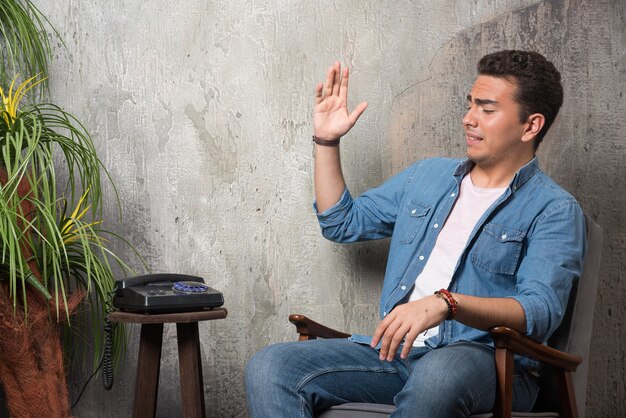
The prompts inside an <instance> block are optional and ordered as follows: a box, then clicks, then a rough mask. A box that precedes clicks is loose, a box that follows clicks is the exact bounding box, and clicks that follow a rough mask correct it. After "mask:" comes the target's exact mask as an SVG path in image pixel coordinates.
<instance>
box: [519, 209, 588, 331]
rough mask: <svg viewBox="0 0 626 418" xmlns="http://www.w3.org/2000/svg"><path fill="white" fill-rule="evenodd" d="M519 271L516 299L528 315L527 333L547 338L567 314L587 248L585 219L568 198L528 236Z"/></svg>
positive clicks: (541, 218)
mask: <svg viewBox="0 0 626 418" xmlns="http://www.w3.org/2000/svg"><path fill="white" fill-rule="evenodd" d="M527 238H528V241H527V243H528V246H527V249H526V255H525V257H523V261H522V262H521V264H520V266H519V269H518V272H517V287H516V296H514V297H513V298H514V299H516V300H517V301H518V302H519V303H520V304H521V305H522V308H523V309H524V313H525V316H526V334H527V335H528V336H530V337H531V338H534V339H536V340H539V341H546V340H547V338H548V337H549V336H550V335H551V334H552V333H553V332H554V330H556V328H557V327H558V326H559V324H560V323H561V320H562V319H563V316H564V315H565V309H566V306H567V302H568V299H569V294H570V290H571V288H572V284H573V283H574V281H575V280H577V279H578V278H579V277H580V274H581V271H582V260H583V256H584V254H585V251H586V246H587V245H586V232H585V220H584V216H583V213H582V210H581V209H580V206H579V205H578V203H577V202H576V201H575V200H574V199H568V200H565V201H562V202H560V203H559V204H557V205H555V206H554V207H553V208H551V209H549V210H547V211H546V212H545V213H544V214H543V215H542V216H541V217H540V218H539V219H538V220H537V222H536V224H535V226H534V228H532V230H531V231H530V233H529V235H528V237H527Z"/></svg>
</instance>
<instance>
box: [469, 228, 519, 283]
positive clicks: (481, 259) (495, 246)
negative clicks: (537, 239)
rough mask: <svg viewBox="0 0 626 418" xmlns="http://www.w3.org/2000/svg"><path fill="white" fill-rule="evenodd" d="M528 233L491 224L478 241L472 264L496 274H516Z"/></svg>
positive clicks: (484, 229)
mask: <svg viewBox="0 0 626 418" xmlns="http://www.w3.org/2000/svg"><path fill="white" fill-rule="evenodd" d="M525 236H526V233H525V232H523V231H520V230H517V229H515V228H509V227H506V226H503V225H498V224H493V223H489V224H486V225H485V226H484V227H483V230H482V232H481V234H480V236H479V237H478V240H477V241H476V246H475V247H474V253H473V255H472V262H473V263H474V264H476V265H477V266H480V267H482V268H483V269H485V270H487V271H489V272H491V273H496V274H507V275H512V274H515V270H517V263H518V262H519V258H520V254H521V252H522V245H523V243H524V237H525Z"/></svg>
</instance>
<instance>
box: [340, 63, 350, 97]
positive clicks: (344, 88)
mask: <svg viewBox="0 0 626 418" xmlns="http://www.w3.org/2000/svg"><path fill="white" fill-rule="evenodd" d="M349 78H350V71H349V70H348V67H346V68H344V69H343V75H342V76H341V82H340V83H339V97H341V98H342V99H344V100H345V102H346V103H347V102H348V79H349Z"/></svg>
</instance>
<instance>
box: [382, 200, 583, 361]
mask: <svg viewBox="0 0 626 418" xmlns="http://www.w3.org/2000/svg"><path fill="white" fill-rule="evenodd" d="M585 251H586V235H585V222H584V216H583V214H582V210H581V209H580V207H579V206H578V203H576V201H575V200H573V199H572V200H568V201H566V202H563V203H562V204H560V205H558V206H557V207H555V208H553V209H551V210H548V211H546V213H545V214H544V215H543V216H542V217H541V219H539V220H538V222H537V223H536V225H535V227H534V228H533V230H531V231H530V232H529V235H528V247H527V251H526V254H525V255H524V256H523V257H524V258H523V260H522V261H521V263H520V266H519V268H518V271H517V274H516V276H517V285H516V292H515V295H512V296H510V297H503V298H484V297H476V296H470V295H461V294H456V293H453V294H452V296H453V297H454V298H455V300H456V301H457V302H458V309H457V314H456V317H455V320H457V321H459V322H461V323H463V324H465V325H468V326H470V327H473V328H477V329H483V330H486V329H489V328H491V327H493V326H497V325H504V326H507V327H509V328H512V329H515V330H516V331H519V332H522V333H524V334H526V335H528V336H530V337H531V338H534V339H536V340H539V341H545V340H547V339H548V337H549V336H550V335H551V334H552V332H554V330H555V329H556V328H557V327H558V325H559V324H560V323H561V320H562V319H563V315H564V314H565V309H566V305H567V301H568V298H569V293H570V290H571V287H572V283H573V282H574V280H575V279H577V278H578V277H579V276H580V273H581V271H582V261H583V256H584V254H585ZM447 314H448V306H447V304H446V302H445V301H444V300H443V299H441V298H438V297H436V296H434V295H433V296H428V297H426V298H423V299H420V300H418V301H415V302H409V303H405V304H402V305H398V306H396V307H395V308H394V309H393V310H392V311H391V312H390V313H389V315H387V316H386V317H385V318H384V319H383V320H382V321H381V322H380V324H379V325H378V327H377V328H376V331H375V333H374V336H373V339H372V346H376V344H378V342H381V349H380V358H381V360H383V359H387V360H391V359H393V357H394V356H395V353H396V350H397V348H398V347H399V345H400V344H401V343H402V342H404V347H403V351H402V354H401V356H402V357H403V358H404V357H406V355H408V352H409V351H410V349H411V346H412V344H413V341H414V340H415V338H416V337H417V335H418V334H419V333H421V332H424V330H426V329H428V328H432V327H433V326H437V325H438V324H440V323H441V322H443V321H444V320H445V318H446V317H447Z"/></svg>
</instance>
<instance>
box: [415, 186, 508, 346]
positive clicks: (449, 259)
mask: <svg viewBox="0 0 626 418" xmlns="http://www.w3.org/2000/svg"><path fill="white" fill-rule="evenodd" d="M505 189H506V187H502V188H489V189H484V188H480V187H476V186H474V184H473V183H472V179H471V177H470V175H469V174H467V175H466V176H465V177H464V178H463V181H461V190H460V192H459V197H458V198H457V201H456V203H455V204H454V207H453V208H452V211H451V212H450V215H448V219H447V220H446V222H445V224H444V225H443V228H441V231H440V232H439V236H438V237H437V242H436V243H435V247H434V248H433V251H432V253H431V255H430V257H429V258H428V261H427V262H426V265H425V266H424V270H422V272H421V273H420V275H419V276H418V277H417V278H416V279H415V286H414V287H413V291H412V292H411V295H410V296H409V302H412V301H415V300H419V299H422V298H424V297H426V296H430V295H432V294H433V293H434V292H435V291H436V290H439V289H447V288H448V286H449V285H450V281H451V280H452V274H453V273H454V269H455V267H456V264H457V262H458V260H459V257H460V256H461V254H462V253H463V249H464V248H465V245H466V244H467V240H468V239H469V236H470V234H471V233H472V230H473V229H474V226H475V225H476V222H478V220H479V219H480V217H481V216H482V215H483V214H484V213H485V211H486V210H487V209H489V207H490V206H491V205H492V204H493V203H494V202H495V201H496V200H497V199H498V197H500V196H501V195H502V193H504V190H505ZM438 333H439V327H434V328H430V329H428V330H426V331H425V332H422V333H421V334H420V335H418V336H417V338H416V339H415V342H414V343H413V346H415V347H420V346H423V345H424V341H426V340H427V339H428V338H430V337H432V336H434V335H437V334H438Z"/></svg>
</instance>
